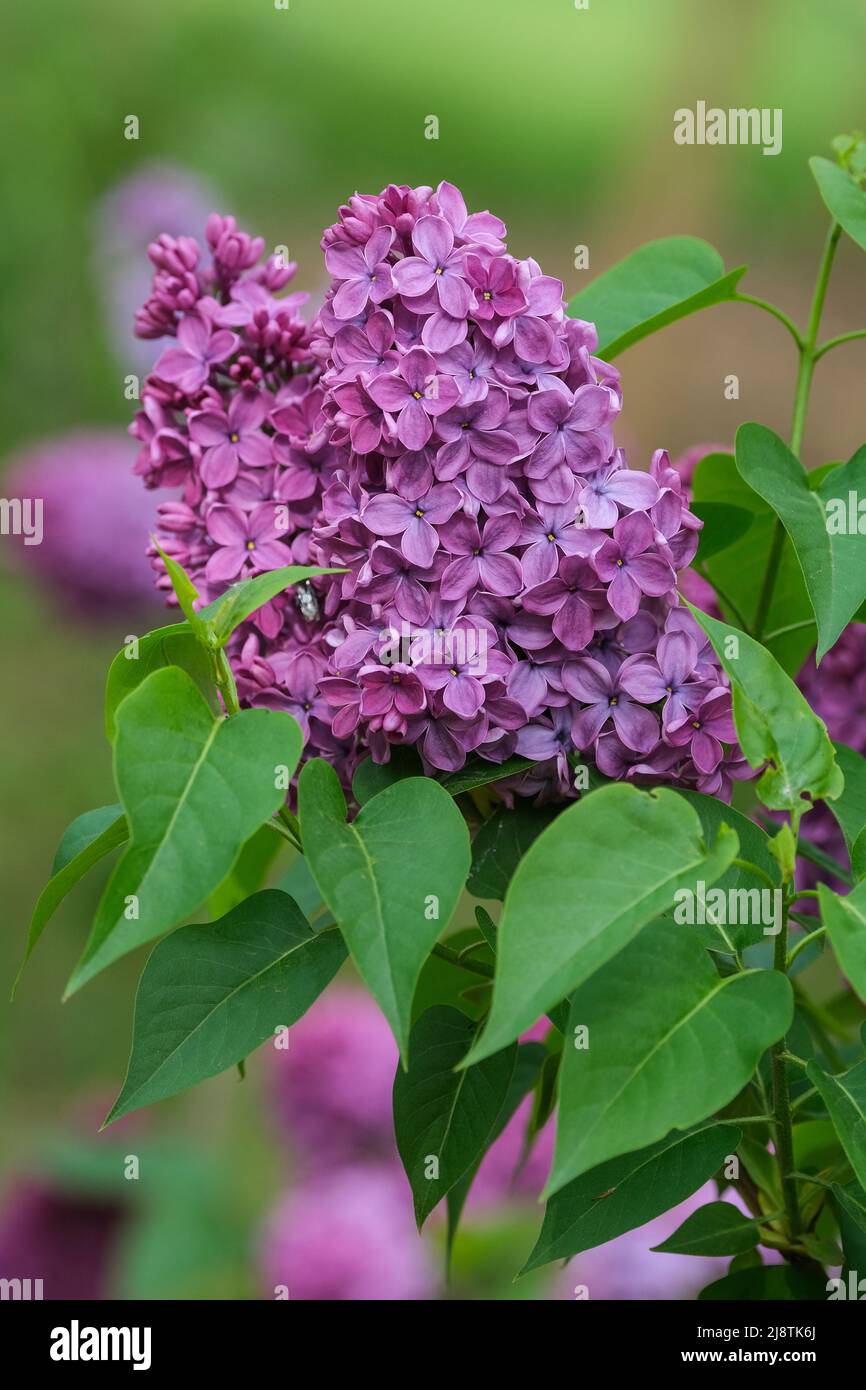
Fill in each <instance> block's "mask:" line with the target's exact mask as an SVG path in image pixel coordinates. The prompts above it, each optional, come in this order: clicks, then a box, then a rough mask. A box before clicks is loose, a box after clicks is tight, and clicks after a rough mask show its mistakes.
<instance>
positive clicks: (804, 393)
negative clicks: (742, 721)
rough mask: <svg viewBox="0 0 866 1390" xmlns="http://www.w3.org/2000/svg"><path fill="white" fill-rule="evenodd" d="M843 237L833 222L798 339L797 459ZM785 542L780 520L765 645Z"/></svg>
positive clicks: (763, 607) (760, 620) (759, 617)
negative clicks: (823, 318) (806, 321)
mask: <svg viewBox="0 0 866 1390" xmlns="http://www.w3.org/2000/svg"><path fill="white" fill-rule="evenodd" d="M841 235H842V228H841V227H840V225H839V223H838V222H831V224H830V230H829V232H828V233H827V240H826V241H825V243H824V254H823V256H822V257H821V264H820V266H819V267H818V278H817V280H816V281H815V292H814V294H813V296H812V308H811V310H810V312H809V324H808V327H807V329H806V334H805V337H804V338H802V339H800V338H799V335H798V347H799V350H800V364H799V368H798V370H797V386H796V390H795V392H794V413H793V416H792V419H791V453H792V454H796V456H797V458H799V457H800V451H801V450H802V447H803V434H804V432H805V429H806V411H807V409H808V406H809V391H810V389H811V386H812V375H813V373H814V371H815V363H816V361H817V360H818V358H817V355H816V351H817V349H816V344H817V342H818V329H819V327H820V324H821V314H822V312H823V309H824V300H825V299H826V297H827V285H828V284H829V281H830V271H831V270H832V268H833V257H834V256H835V254H836V247H837V245H838V244H839V238H840V236H841ZM784 541H785V528H784V526H783V525H782V523H781V521H780V520H779V518H778V517H776V521H775V524H774V526H773V540H772V543H771V546H770V557H769V560H768V562H767V569H766V572H765V574H764V583H763V585H762V587H761V595H760V598H759V599H758V607H757V610H756V613H755V628H754V633H753V636H755V637H756V638H757V639H758V641H759V642H761V641H763V636H764V628H765V626H766V622H767V615H768V613H769V611H770V605H771V603H772V601H773V591H774V589H775V587H776V578H777V576H778V573H779V564H780V562H781V559H782V547H783V545H784Z"/></svg>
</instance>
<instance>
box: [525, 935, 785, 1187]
mask: <svg viewBox="0 0 866 1390" xmlns="http://www.w3.org/2000/svg"><path fill="white" fill-rule="evenodd" d="M793 1012H794V998H793V992H792V990H791V986H790V984H789V982H788V980H787V978H786V977H785V976H784V975H782V974H781V973H780V972H779V971H776V970H749V971H743V972H736V973H734V974H731V975H727V976H724V977H720V976H719V975H718V974H717V973H716V970H715V968H714V966H713V964H712V962H711V960H710V957H709V956H708V955H707V953H706V951H705V950H704V948H703V947H702V946H701V945H700V943H699V942H698V941H696V940H695V939H694V937H693V936H692V935H691V934H690V931H689V928H688V927H682V926H678V925H677V924H676V923H674V922H667V921H665V922H652V923H651V924H650V925H649V926H648V927H646V928H645V929H644V930H643V931H642V932H641V933H640V935H639V936H638V937H637V938H636V940H634V941H632V942H631V943H630V945H628V946H626V948H625V950H624V951H620V953H619V955H618V956H616V957H615V958H614V959H613V960H611V961H608V963H607V964H606V965H605V966H603V967H602V969H601V970H599V971H598V972H597V973H596V974H595V975H594V976H593V977H592V979H590V980H587V982H586V983H585V984H584V985H582V986H581V987H580V989H578V990H576V991H575V993H574V994H573V995H572V1000H571V1015H570V1017H569V1024H568V1032H567V1034H566V1041H565V1053H564V1056H563V1062H562V1075H561V1078H560V1083H559V1125H558V1129H557V1136H556V1154H555V1157H554V1162H553V1173H552V1176H551V1179H550V1183H549V1187H548V1191H549V1192H556V1191H557V1190H558V1189H559V1188H561V1187H563V1186H564V1185H565V1184H566V1183H567V1182H570V1181H571V1180H572V1179H573V1178H576V1177H579V1176H580V1174H581V1173H585V1172H587V1171H588V1170H589V1169H590V1168H594V1167H595V1166H596V1164H598V1163H603V1162H604V1161H605V1160H606V1159H609V1158H615V1157H616V1156H617V1155H618V1154H622V1153H628V1152H630V1151H631V1150H632V1149H636V1148H638V1147H639V1146H641V1145H642V1144H646V1143H647V1142H649V1143H653V1142H655V1140H656V1139H660V1138H662V1137H663V1136H664V1135H665V1134H667V1133H668V1131H669V1130H671V1129H687V1128H689V1127H690V1126H691V1125H695V1124H699V1123H700V1121H701V1120H705V1119H707V1118H708V1116H710V1115H712V1114H714V1113H715V1112H716V1111H717V1110H721V1109H722V1107H723V1106H725V1105H727V1104H729V1102H730V1101H732V1100H733V1099H734V1097H735V1096H736V1095H737V1094H738V1093H739V1091H741V1090H742V1088H743V1087H744V1086H745V1085H746V1083H747V1082H748V1081H749V1080H750V1078H751V1077H752V1075H753V1073H754V1070H755V1067H756V1066H757V1064H758V1061H759V1059H760V1057H761V1054H762V1053H763V1052H764V1051H765V1050H766V1049H767V1048H768V1047H769V1046H770V1045H771V1044H772V1043H774V1042H777V1041H778V1039H779V1038H781V1037H782V1036H783V1035H784V1033H785V1031H786V1029H787V1028H788V1025H789V1024H790V1022H791V1017H792V1015H793ZM626 1021H627V1025H628V1026H625V1024H626ZM583 1029H585V1030H586V1033H585V1034H584V1033H583V1032H582V1031H578V1030H583Z"/></svg>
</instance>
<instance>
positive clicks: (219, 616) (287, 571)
mask: <svg viewBox="0 0 866 1390" xmlns="http://www.w3.org/2000/svg"><path fill="white" fill-rule="evenodd" d="M341 573H342V570H334V569H317V568H315V566H313V567H311V566H309V565H283V567H282V568H281V569H276V570H268V571H267V572H266V573H265V574H257V575H256V576H255V578H253V579H244V580H243V581H242V582H241V583H240V584H232V585H231V586H230V588H228V589H226V591H225V593H224V594H220V597H219V598H216V599H214V600H213V602H212V603H209V604H207V605H206V607H204V608H202V609H200V610H199V614H198V616H199V618H200V619H201V620H202V621H203V622H206V623H209V624H210V625H211V627H212V629H213V632H214V634H215V636H216V639H217V643H218V645H219V646H221V647H223V646H225V644H226V642H227V641H228V639H229V638H230V637H231V635H232V633H233V632H234V630H235V628H236V627H239V626H240V624H241V623H242V622H245V620H246V619H247V618H249V617H251V616H252V614H253V613H256V612H258V610H259V609H260V608H263V607H264V605H265V604H266V603H270V601H271V599H272V598H276V596H277V594H281V593H282V592H283V590H284V589H290V588H291V587H292V586H293V585H295V584H301V583H303V582H304V581H305V580H308V579H316V578H317V577H318V576H319V575H322V574H341Z"/></svg>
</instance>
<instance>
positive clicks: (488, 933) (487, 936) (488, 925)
mask: <svg viewBox="0 0 866 1390" xmlns="http://www.w3.org/2000/svg"><path fill="white" fill-rule="evenodd" d="M475 921H476V922H477V923H478V930H479V931H480V933H481V935H482V936H483V937H484V940H485V941H486V942H487V945H488V946H489V947H490V949H491V951H493V952H494V953H495V952H496V923H495V922H494V920H493V918H492V917H491V916H490V913H489V912H485V910H484V908H483V907H476V909H475Z"/></svg>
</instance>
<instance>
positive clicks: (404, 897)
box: [298, 758, 469, 1061]
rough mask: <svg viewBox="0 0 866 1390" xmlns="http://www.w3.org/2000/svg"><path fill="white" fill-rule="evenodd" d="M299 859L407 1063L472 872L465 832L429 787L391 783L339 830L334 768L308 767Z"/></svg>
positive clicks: (450, 805)
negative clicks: (431, 960)
mask: <svg viewBox="0 0 866 1390" xmlns="http://www.w3.org/2000/svg"><path fill="white" fill-rule="evenodd" d="M298 795H299V813H300V821H301V831H302V834H303V838H304V852H305V855H306V857H307V860H308V862H309V865H310V869H311V871H312V874H313V877H314V878H315V880H316V882H317V884H318V885H319V888H320V889H321V892H322V895H323V897H324V898H325V901H326V902H327V904H328V906H329V907H330V909H331V912H332V913H333V914H334V919H335V921H336V922H337V923H338V925H339V926H340V928H341V929H342V931H343V934H344V936H345V938H346V943H347V945H348V947H349V950H350V951H351V953H352V958H353V960H354V962H355V964H356V965H357V967H358V970H359V971H360V974H361V976H362V978H363V979H364V981H365V982H366V984H367V987H368V989H369V990H370V992H371V993H372V994H373V995H374V997H375V998H376V999H377V1000H378V1002H379V1005H380V1007H381V1009H382V1012H383V1013H384V1014H385V1017H386V1018H387V1019H388V1022H389V1023H390V1025H391V1028H392V1030H393V1033H394V1036H395V1038H396V1039H397V1042H398V1045H399V1047H400V1052H401V1055H402V1056H403V1059H404V1061H405V1058H406V1048H407V1044H408V1039H409V1024H410V1018H411V1012H412V996H413V995H414V993H415V986H416V985H417V983H418V976H419V975H420V973H421V967H422V965H423V964H424V961H425V960H426V958H427V956H428V955H429V953H430V950H431V948H432V947H433V945H434V943H435V942H436V940H437V939H438V937H439V935H440V934H441V932H442V931H443V930H444V929H445V927H446V926H447V925H448V922H449V921H450V920H451V917H452V914H453V912H454V909H455V907H456V906H457V901H458V899H459V897H460V893H461V891H462V889H463V885H464V883H465V881H466V875H467V873H468V870H469V832H468V830H467V828H466V822H465V821H464V819H463V817H462V816H461V814H460V812H459V810H458V809H457V807H456V806H455V805H454V802H453V801H452V799H451V798H450V796H448V794H447V793H446V792H445V791H443V789H442V787H441V786H439V784H438V783H437V782H435V781H433V780H432V779H431V778H427V777H409V778H406V779H405V780H404V781H401V782H395V783H393V784H392V785H391V786H390V787H386V788H385V789H384V791H381V792H379V794H378V795H377V796H374V797H373V799H372V801H368V802H367V803H366V805H365V806H363V807H362V808H361V810H360V811H359V813H358V815H357V816H356V818H355V819H354V820H353V821H352V822H351V823H350V824H347V823H346V801H345V797H344V796H343V791H342V788H341V787H340V783H339V779H338V778H337V774H336V773H335V772H334V770H333V768H332V767H331V766H330V765H329V764H328V763H326V762H323V761H322V760H321V759H319V758H314V759H313V760H311V761H310V762H308V763H306V764H305V766H304V769H303V771H302V772H301V776H300V779H299V783H298Z"/></svg>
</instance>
